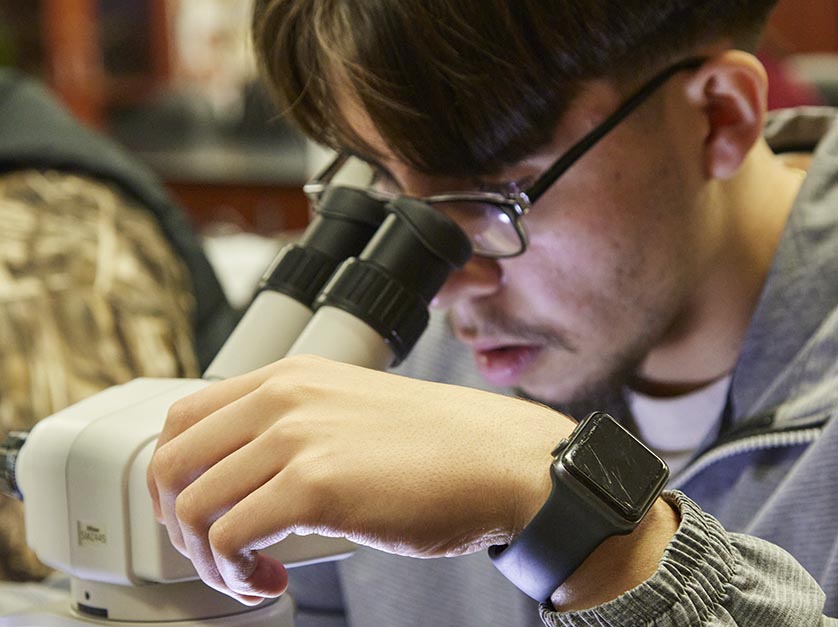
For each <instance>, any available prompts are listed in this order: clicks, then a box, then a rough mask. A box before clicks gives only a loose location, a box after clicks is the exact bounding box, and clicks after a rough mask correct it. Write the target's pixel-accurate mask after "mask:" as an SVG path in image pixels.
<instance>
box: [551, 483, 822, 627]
mask: <svg viewBox="0 0 838 627" xmlns="http://www.w3.org/2000/svg"><path fill="white" fill-rule="evenodd" d="M664 498H665V499H666V500H667V502H669V503H670V504H671V505H672V506H673V507H675V508H676V509H678V510H679V511H680V513H681V524H680V526H679V528H678V531H677V532H676V534H675V536H674V537H673V539H672V541H671V542H670V544H669V546H668V547H667V549H666V551H665V552H664V555H663V557H662V558H661V561H660V563H659V564H658V568H657V571H656V572H655V574H654V575H652V577H650V578H649V579H648V580H646V581H645V582H643V583H642V584H640V585H639V586H637V587H636V588H634V589H632V590H629V591H628V592H626V593H624V594H623V595H621V596H620V597H618V598H616V599H614V600H613V601H609V602H608V603H604V604H602V605H599V606H596V607H594V608H591V609H588V610H581V611H576V612H556V611H554V610H553V608H552V607H550V606H548V605H544V604H542V605H541V607H540V612H541V619H542V621H543V622H544V624H545V625H548V627H558V626H562V627H575V626H580V625H584V626H586V627H587V626H591V625H596V626H597V627H617V626H628V625H631V626H637V625H655V626H656V627H669V626H672V627H676V626H682V625H696V626H697V625H707V626H713V627H722V626H724V627H727V626H734V625H735V626H737V627H758V626H759V627H761V626H764V625H772V626H775V627H784V626H789V627H791V626H800V625H813V626H814V625H822V626H823V627H838V620H837V619H834V618H827V617H825V616H823V606H824V600H825V595H824V593H823V591H822V590H821V589H820V587H819V586H818V584H817V582H816V581H815V580H814V579H813V578H812V576H811V575H809V573H807V572H806V571H805V570H804V569H803V567H802V566H800V564H798V563H797V561H796V560H795V559H794V558H793V557H792V556H791V555H789V553H787V552H786V551H785V550H783V549H781V548H780V547H778V546H776V545H774V544H771V543H769V542H766V541H764V540H760V539H758V538H755V537H752V536H746V535H742V534H735V533H728V532H727V531H725V530H724V528H722V526H721V524H720V523H719V522H718V521H717V520H716V519H715V518H713V517H712V516H710V515H709V514H706V513H704V512H703V511H702V510H701V509H700V508H699V507H698V506H697V505H696V504H695V503H694V502H693V501H691V500H690V499H689V498H687V497H686V496H685V495H684V494H682V493H680V492H674V491H673V492H667V493H665V494H664Z"/></svg>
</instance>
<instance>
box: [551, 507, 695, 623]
mask: <svg viewBox="0 0 838 627" xmlns="http://www.w3.org/2000/svg"><path fill="white" fill-rule="evenodd" d="M679 523H680V518H679V515H678V513H677V512H676V511H675V509H673V508H672V507H671V506H670V505H669V504H668V503H667V502H666V501H664V500H663V499H661V498H658V499H657V501H655V504H654V505H653V506H652V508H651V509H650V510H649V512H648V513H647V514H646V516H645V517H644V518H643V520H642V521H641V522H640V524H639V525H638V526H637V527H636V528H635V529H634V530H633V531H632V532H631V533H629V534H626V535H615V536H611V537H610V538H607V539H606V540H605V541H604V542H602V544H600V545H599V546H598V547H597V548H596V549H595V550H594V551H593V553H591V554H590V555H589V556H588V557H587V559H585V561H584V562H582V564H580V565H579V567H578V568H577V569H576V570H575V571H574V572H573V574H571V575H570V577H568V579H567V580H566V581H565V582H564V583H563V584H562V585H561V586H560V587H559V588H558V589H556V591H555V592H554V593H553V594H552V595H551V597H550V600H551V602H552V604H553V607H554V608H555V609H556V610H558V611H562V612H567V611H576V610H584V609H588V608H591V607H594V606H595V605H600V604H602V603H606V602H608V601H612V600H614V599H616V598H617V597H618V596H620V595H621V594H623V593H625V592H627V591H629V590H631V589H632V588H635V587H637V586H638V585H640V584H641V583H643V582H644V581H646V580H647V579H648V578H649V577H651V576H652V575H653V574H654V573H655V571H656V570H657V566H658V563H659V562H660V559H661V557H662V556H663V553H664V551H665V550H666V547H667V546H668V545H669V542H670V540H672V537H673V536H674V535H675V532H676V531H677V530H678V525H679Z"/></svg>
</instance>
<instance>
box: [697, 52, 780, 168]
mask: <svg viewBox="0 0 838 627" xmlns="http://www.w3.org/2000/svg"><path fill="white" fill-rule="evenodd" d="M686 90H687V98H688V99H689V101H690V103H691V104H693V105H694V106H695V107H697V108H698V109H699V110H700V112H701V114H702V115H703V116H704V121H705V127H706V129H707V134H706V137H705V140H704V167H705V172H706V174H707V176H709V177H711V178H716V179H727V178H730V177H732V176H733V175H734V174H735V173H736V171H737V170H738V169H739V166H740V165H741V164H742V162H743V161H744V160H745V158H746V157H747V155H748V153H749V152H750V150H751V148H753V146H754V144H756V142H757V140H758V139H759V138H760V137H761V135H762V125H763V122H764V121H765V111H766V101H767V94H768V77H767V75H766V73H765V68H763V66H762V64H761V63H760V62H759V61H758V60H757V58H756V57H754V56H753V55H751V54H748V53H747V52H742V51H740V50H727V51H725V52H723V53H721V54H719V55H717V56H714V57H712V58H711V59H709V60H708V61H707V62H706V63H705V64H704V65H702V66H701V68H700V69H699V70H698V71H697V72H696V73H695V74H693V75H692V76H691V77H690V78H689V80H688V81H687V84H686Z"/></svg>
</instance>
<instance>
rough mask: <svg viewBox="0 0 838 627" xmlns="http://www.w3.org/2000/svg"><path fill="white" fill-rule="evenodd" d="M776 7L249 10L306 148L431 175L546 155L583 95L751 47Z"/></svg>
mask: <svg viewBox="0 0 838 627" xmlns="http://www.w3.org/2000/svg"><path fill="white" fill-rule="evenodd" d="M775 3H776V0H655V1H650V0H623V1H621V2H615V1H614V0H564V1H562V0H256V4H255V10H254V16H253V37H254V44H255V49H256V53H257V56H258V58H259V61H260V64H261V66H262V69H263V72H264V74H265V76H266V77H267V79H268V82H269V83H270V85H271V87H272V88H273V90H274V91H275V93H276V95H277V97H278V99H279V101H280V104H281V105H282V107H283V112H284V113H285V114H286V115H287V116H288V117H289V118H290V119H291V120H292V121H294V122H295V123H296V124H297V125H298V126H300V128H301V129H302V130H303V132H305V133H306V134H307V135H309V136H310V137H311V138H312V139H314V140H315V141H318V142H320V143H323V144H326V145H329V146H332V147H335V148H348V149H350V150H355V151H358V152H360V153H361V154H364V155H369V156H375V153H374V152H373V151H372V149H371V147H370V146H368V145H367V144H366V142H365V141H364V140H363V138H362V137H360V136H358V134H357V133H355V132H354V131H353V130H352V128H351V127H350V126H349V125H348V124H347V123H346V120H345V119H344V118H343V117H342V112H341V111H340V108H339V107H338V105H337V98H336V91H337V90H341V89H342V90H347V89H348V90H349V91H350V93H352V94H353V96H354V97H355V98H357V100H358V102H360V104H361V105H362V106H363V108H364V109H365V110H366V112H367V114H368V115H369V116H370V118H371V120H372V121H373V123H374V124H375V126H376V128H377V130H378V131H379V133H380V134H381V136H382V137H383V139H384V140H385V142H387V145H388V146H389V147H390V148H391V149H392V150H393V151H394V153H395V154H397V155H398V156H399V157H400V158H402V159H404V160H405V161H406V162H408V163H410V164H411V165H412V166H413V167H415V168H417V169H419V170H421V171H424V172H426V173H431V174H441V173H444V174H447V175H451V176H482V175H487V174H493V173H496V172H498V171H499V170H501V169H502V168H503V167H504V166H507V165H509V164H512V163H515V162H517V161H519V160H520V159H522V158H523V157H525V156H527V155H528V154H530V153H532V152H533V151H534V150H536V149H538V148H540V147H542V146H543V145H545V144H546V143H547V142H548V141H549V140H550V138H551V136H552V133H553V130H554V128H555V125H556V123H557V122H558V120H559V119H560V118H561V115H562V114H563V113H564V111H565V109H566V107H567V105H568V103H569V102H570V101H571V100H572V98H573V97H574V95H575V94H576V93H577V90H578V88H579V85H580V84H581V83H582V82H583V81H585V80H589V79H594V78H603V77H609V78H614V79H615V80H627V79H628V80H631V79H636V80H640V79H642V78H644V77H646V76H647V75H649V74H651V72H653V71H656V70H657V69H659V68H660V67H661V66H662V65H664V64H665V63H668V62H670V61H672V60H675V59H678V58H681V57H683V56H687V55H689V54H690V53H691V52H692V51H693V50H695V48H696V47H698V46H700V45H702V44H705V43H709V42H712V41H716V40H719V39H723V38H728V39H730V40H731V41H732V45H735V46H736V47H744V48H749V47H752V46H753V45H754V44H755V42H756V39H757V38H758V35H759V33H760V32H761V30H762V27H763V26H764V23H765V21H766V19H767V16H768V14H769V13H770V11H771V8H772V7H773V5H774V4H775Z"/></svg>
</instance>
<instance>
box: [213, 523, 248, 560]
mask: <svg viewBox="0 0 838 627" xmlns="http://www.w3.org/2000/svg"><path fill="white" fill-rule="evenodd" d="M208 537H209V543H210V546H211V547H212V550H213V552H214V553H216V554H217V555H221V556H222V557H226V558H230V557H233V556H235V555H237V554H238V553H239V552H240V550H241V547H240V546H238V543H237V542H238V539H237V535H236V533H235V526H234V525H231V524H230V523H229V522H228V521H227V517H224V516H222V517H221V518H219V519H218V520H216V521H215V522H214V523H213V524H212V526H210V528H209V533H208Z"/></svg>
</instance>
